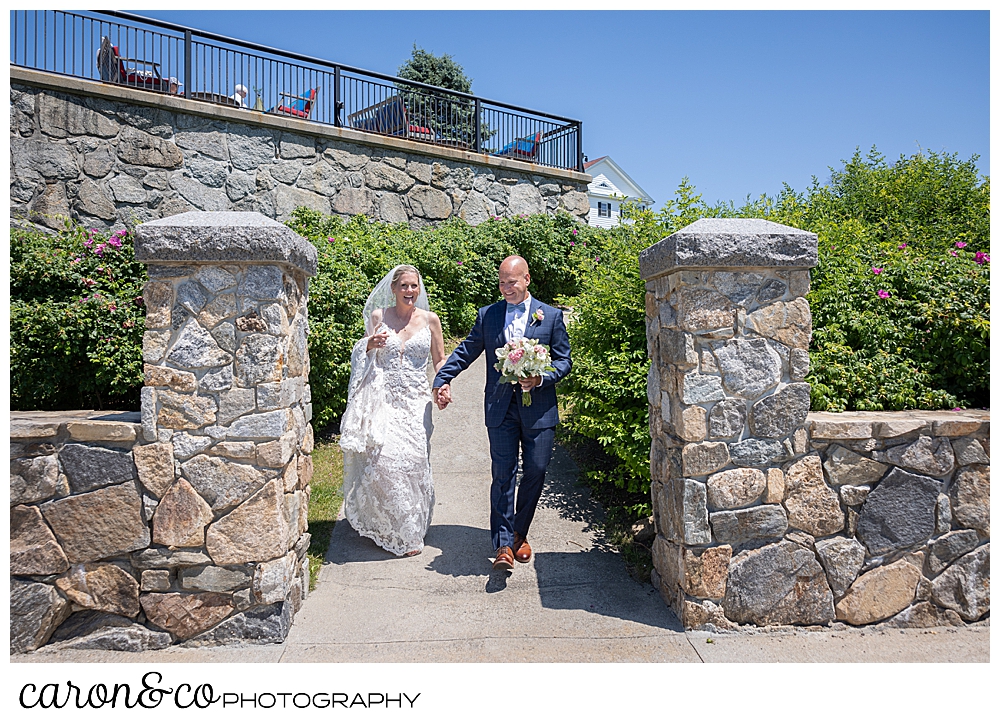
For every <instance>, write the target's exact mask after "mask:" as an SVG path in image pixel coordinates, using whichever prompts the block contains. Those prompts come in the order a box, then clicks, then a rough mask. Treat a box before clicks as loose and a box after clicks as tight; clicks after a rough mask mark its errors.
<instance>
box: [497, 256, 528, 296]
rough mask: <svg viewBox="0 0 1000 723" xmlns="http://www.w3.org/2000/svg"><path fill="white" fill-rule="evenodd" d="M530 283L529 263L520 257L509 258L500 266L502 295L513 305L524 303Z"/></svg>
mask: <svg viewBox="0 0 1000 723" xmlns="http://www.w3.org/2000/svg"><path fill="white" fill-rule="evenodd" d="M530 283H531V274H530V273H529V272H528V262H527V261H525V260H524V259H522V258H521V257H520V256H508V257H507V258H505V259H504V260H503V262H502V263H501V264H500V293H501V294H502V295H503V298H504V299H506V300H507V301H508V302H510V303H511V304H520V303H521V302H522V301H524V297H525V296H527V295H528V284H530Z"/></svg>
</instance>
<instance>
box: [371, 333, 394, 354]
mask: <svg viewBox="0 0 1000 723" xmlns="http://www.w3.org/2000/svg"><path fill="white" fill-rule="evenodd" d="M388 338H389V332H387V331H380V332H379V333H377V334H372V335H371V336H370V337H369V338H368V349H367V350H366V351H371V350H372V349H381V348H382V347H384V346H385V342H386V340H387V339H388Z"/></svg>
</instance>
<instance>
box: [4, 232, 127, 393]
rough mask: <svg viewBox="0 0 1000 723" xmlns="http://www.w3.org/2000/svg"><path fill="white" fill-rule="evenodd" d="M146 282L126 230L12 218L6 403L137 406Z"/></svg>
mask: <svg viewBox="0 0 1000 723" xmlns="http://www.w3.org/2000/svg"><path fill="white" fill-rule="evenodd" d="M145 282H146V269H145V267H144V266H143V265H142V264H138V263H136V262H135V258H134V255H133V249H132V239H131V237H130V236H129V235H128V234H127V233H126V232H125V231H120V232H116V233H115V234H102V233H98V232H97V231H94V230H90V231H88V230H87V229H84V228H81V227H79V226H75V225H69V226H67V227H66V229H64V230H63V231H62V232H61V233H58V234H54V235H48V234H45V233H40V232H36V231H31V230H23V229H15V228H11V232H10V296H11V299H10V387H11V389H10V404H11V409H22V410H28V409H88V408H94V409H138V408H139V389H140V388H141V386H142V334H143V331H144V330H145V308H144V307H143V305H142V287H143V284H144V283H145Z"/></svg>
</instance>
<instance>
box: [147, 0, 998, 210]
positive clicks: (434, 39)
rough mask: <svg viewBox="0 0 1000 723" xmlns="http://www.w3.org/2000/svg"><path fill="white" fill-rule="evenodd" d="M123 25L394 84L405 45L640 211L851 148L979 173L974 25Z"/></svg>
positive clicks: (224, 18)
mask: <svg viewBox="0 0 1000 723" xmlns="http://www.w3.org/2000/svg"><path fill="white" fill-rule="evenodd" d="M136 12H137V13H138V14H142V15H147V16H150V17H157V18H161V19H163V20H169V21H172V22H176V23H181V24H184V25H190V26H192V27H196V28H200V29H204V30H208V31H213V32H218V33H222V34H225V35H229V36H232V37H238V38H242V39H245V40H250V41H254V42H258V43H263V44H267V45H270V46H273V47H278V48H284V49H290V50H295V51H297V52H300V53H305V54H308V55H312V56H317V57H321V58H326V59H329V60H332V61H337V62H341V63H344V64H346V65H353V66H356V67H361V68H366V69H370V70H375V71H379V72H383V73H392V74H395V72H396V69H397V68H398V66H399V65H400V63H402V62H403V61H405V60H406V58H407V57H408V56H409V54H410V50H411V48H412V47H413V43H414V42H416V43H417V45H419V46H421V47H423V48H425V49H426V50H429V51H431V52H434V53H436V54H442V53H450V54H451V55H452V56H454V58H455V59H456V60H457V61H458V62H459V63H461V64H462V66H463V67H464V68H465V71H466V74H467V75H469V76H470V77H471V78H472V79H473V92H474V93H476V94H477V95H480V96H483V97H486V98H490V99H494V100H500V101H506V102H509V103H514V104H517V105H521V106H525V107H528V108H535V109H538V110H542V111H547V112H551V113H554V114H557V115H563V116H568V117H571V118H578V119H580V120H582V121H583V123H584V126H583V127H584V152H585V153H586V154H587V155H588V156H589V157H590V158H591V159H593V158H596V157H598V156H601V155H611V156H612V157H613V158H614V159H615V160H616V161H617V162H618V164H619V165H620V166H622V167H623V168H624V169H625V170H626V172H628V173H629V174H630V175H631V176H632V178H634V179H635V180H636V182H638V183H639V184H640V185H641V186H642V187H643V188H644V189H645V190H646V191H647V192H648V193H649V194H651V195H652V196H653V198H654V199H656V201H657V206H659V204H660V203H662V202H663V201H665V200H666V199H667V198H669V197H671V196H672V195H673V192H674V189H675V188H676V187H677V184H678V183H679V182H680V180H681V178H683V177H684V176H687V177H689V178H690V179H691V181H692V182H693V183H694V184H695V186H696V187H697V189H698V191H699V192H701V193H702V194H703V195H704V197H705V199H706V200H707V201H715V200H735V201H737V202H739V201H741V200H743V199H744V198H745V197H746V196H747V195H748V194H749V195H752V196H757V195H759V194H761V193H768V194H773V193H775V192H776V191H778V190H779V189H780V188H781V184H782V183H783V182H787V183H789V184H790V185H791V186H792V187H793V188H795V189H797V190H802V189H804V188H805V187H806V186H807V185H808V184H809V182H810V179H811V177H812V176H813V175H815V176H818V177H819V178H820V180H821V181H824V180H826V179H827V178H828V176H829V171H828V167H829V166H835V167H837V166H839V165H840V161H841V160H842V159H845V158H848V157H850V155H851V154H852V153H853V152H854V149H855V147H856V146H860V147H861V149H862V151H865V152H866V151H867V150H868V149H869V148H870V147H871V146H872V145H876V146H878V149H879V150H880V151H881V152H882V153H883V154H885V155H886V156H888V157H889V158H890V159H894V158H898V157H899V155H900V154H906V155H910V154H912V153H914V152H916V151H917V150H918V148H924V149H928V150H934V151H946V152H949V153H952V152H954V153H957V154H958V156H959V157H960V158H961V159H963V160H964V159H968V158H969V157H971V156H972V155H973V154H978V155H979V156H980V159H979V161H978V165H979V169H980V172H981V173H983V174H986V175H988V174H989V160H990V156H989V14H988V12H985V11H973V12H846V11H839V12H808V11H793V12H773V11H772V12H762V11H761V12H737V11H711V12H681V11H641V12H639V11H632V12H604V11H600V12H598V11H543V12H527V11H511V12H486V11H372V12H361V11H191V10H184V11H153V10H140V11H136Z"/></svg>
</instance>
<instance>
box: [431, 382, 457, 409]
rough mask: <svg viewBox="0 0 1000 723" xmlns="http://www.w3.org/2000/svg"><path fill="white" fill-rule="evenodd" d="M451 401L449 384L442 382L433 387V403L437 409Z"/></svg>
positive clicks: (442, 407)
mask: <svg viewBox="0 0 1000 723" xmlns="http://www.w3.org/2000/svg"><path fill="white" fill-rule="evenodd" d="M452 401H453V400H452V398H451V385H450V384H443V385H441V386H440V387H437V388H436V389H434V403H435V404H436V405H437V408H438V409H444V408H445V407H447V406H448V405H449V404H451V403H452Z"/></svg>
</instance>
